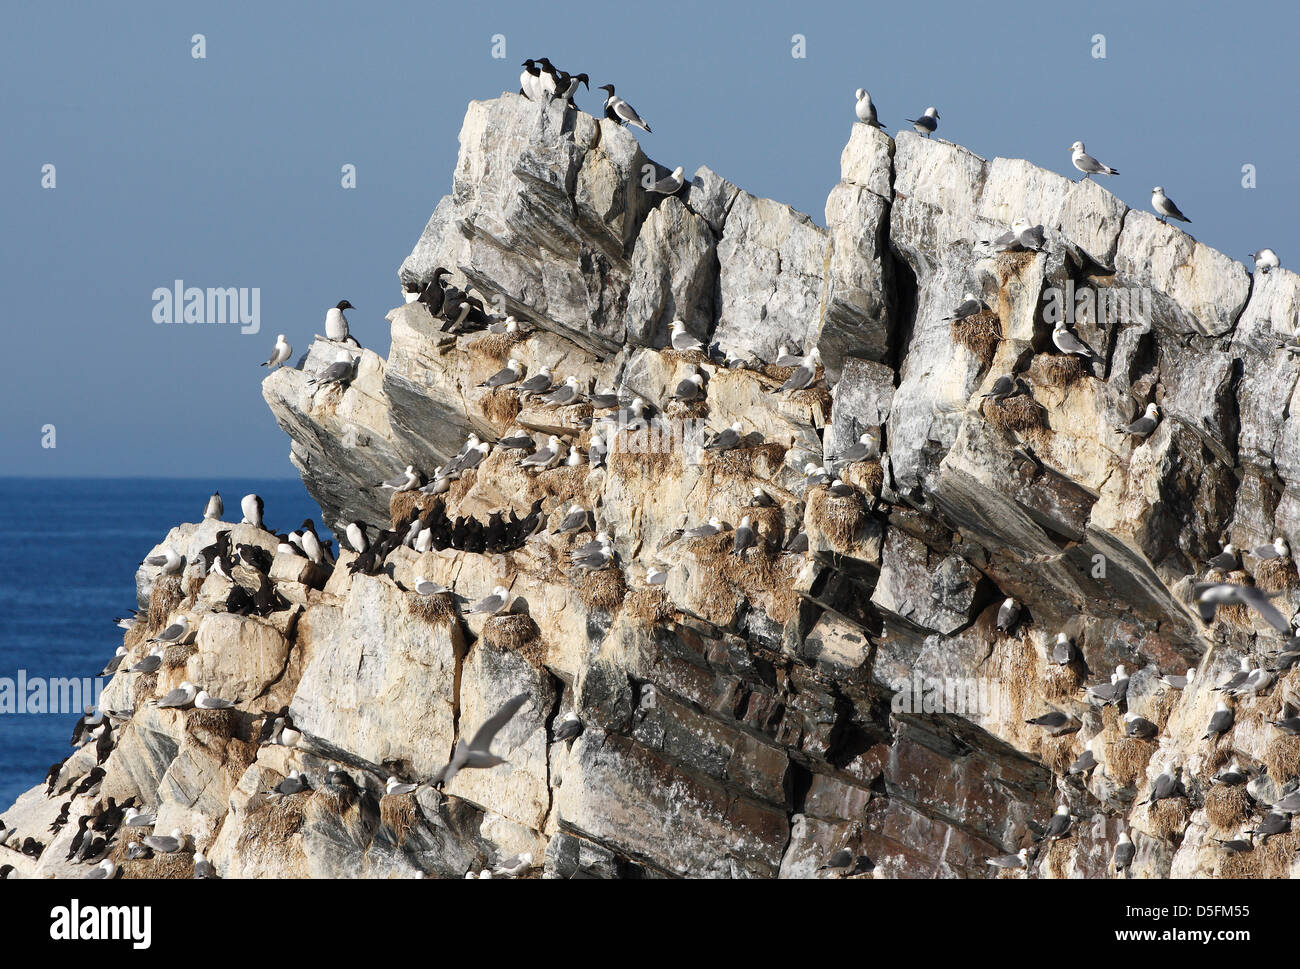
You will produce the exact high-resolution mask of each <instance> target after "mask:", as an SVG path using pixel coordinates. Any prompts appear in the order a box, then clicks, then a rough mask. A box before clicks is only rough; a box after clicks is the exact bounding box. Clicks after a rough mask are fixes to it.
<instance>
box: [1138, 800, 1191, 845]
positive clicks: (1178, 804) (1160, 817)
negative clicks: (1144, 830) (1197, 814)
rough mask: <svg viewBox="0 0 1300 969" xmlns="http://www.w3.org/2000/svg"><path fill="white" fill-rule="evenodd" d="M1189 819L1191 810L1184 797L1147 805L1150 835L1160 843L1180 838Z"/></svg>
mask: <svg viewBox="0 0 1300 969" xmlns="http://www.w3.org/2000/svg"><path fill="white" fill-rule="evenodd" d="M1191 817H1192V808H1191V805H1189V804H1188V803H1187V798H1185V797H1166V798H1162V799H1161V800H1159V801H1156V802H1155V803H1154V804H1148V805H1147V820H1148V821H1149V822H1150V826H1151V833H1152V834H1153V835H1155V836H1156V837H1157V838H1160V839H1161V840H1162V841H1173V840H1174V839H1175V838H1179V837H1181V836H1182V833H1183V831H1184V830H1185V829H1186V828H1187V822H1188V821H1189V820H1191Z"/></svg>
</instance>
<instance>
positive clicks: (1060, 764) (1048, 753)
mask: <svg viewBox="0 0 1300 969" xmlns="http://www.w3.org/2000/svg"><path fill="white" fill-rule="evenodd" d="M1076 756H1077V755H1076V754H1075V753H1074V734H1066V735H1065V736H1062V737H1052V736H1044V737H1043V743H1042V747H1041V748H1040V751H1039V759H1040V760H1041V761H1042V762H1043V766H1044V767H1046V768H1047V769H1048V770H1050V771H1051V772H1052V773H1054V774H1064V773H1065V772H1066V770H1068V769H1069V767H1070V765H1071V764H1073V763H1074V760H1075V757H1076Z"/></svg>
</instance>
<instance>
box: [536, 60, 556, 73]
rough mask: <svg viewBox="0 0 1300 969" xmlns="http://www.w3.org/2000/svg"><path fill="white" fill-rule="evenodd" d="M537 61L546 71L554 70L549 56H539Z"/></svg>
mask: <svg viewBox="0 0 1300 969" xmlns="http://www.w3.org/2000/svg"><path fill="white" fill-rule="evenodd" d="M537 63H538V64H541V65H542V67H544V68H545V69H546V70H548V71H553V70H555V67H554V66H553V65H552V64H551V59H550V58H549V57H539V58H537Z"/></svg>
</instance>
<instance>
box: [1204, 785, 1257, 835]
mask: <svg viewBox="0 0 1300 969" xmlns="http://www.w3.org/2000/svg"><path fill="white" fill-rule="evenodd" d="M1205 816H1206V818H1208V819H1209V821H1210V823H1211V824H1213V825H1214V826H1215V827H1216V828H1218V829H1219V830H1220V831H1223V832H1227V833H1232V832H1234V831H1236V830H1237V828H1238V827H1239V826H1240V825H1241V822H1243V821H1245V820H1246V818H1247V817H1249V816H1250V795H1248V794H1247V793H1246V785H1244V784H1238V785H1236V786H1234V787H1225V786H1223V785H1222V784H1216V785H1215V786H1213V787H1211V788H1210V790H1209V793H1207V794H1206V795H1205Z"/></svg>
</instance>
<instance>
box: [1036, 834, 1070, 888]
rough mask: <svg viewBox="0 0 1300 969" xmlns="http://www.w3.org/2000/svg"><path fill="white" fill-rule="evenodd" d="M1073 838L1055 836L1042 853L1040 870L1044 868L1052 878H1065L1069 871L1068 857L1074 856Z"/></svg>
mask: <svg viewBox="0 0 1300 969" xmlns="http://www.w3.org/2000/svg"><path fill="white" fill-rule="evenodd" d="M1074 847H1075V838H1074V835H1070V836H1069V837H1068V838H1056V839H1054V840H1053V841H1052V843H1051V845H1050V847H1048V849H1047V851H1046V852H1045V854H1044V855H1043V860H1042V861H1041V862H1040V863H1039V868H1040V870H1042V869H1045V870H1046V871H1047V873H1048V874H1049V875H1051V876H1052V877H1053V878H1066V877H1068V875H1069V873H1070V859H1071V858H1072V857H1074Z"/></svg>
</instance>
